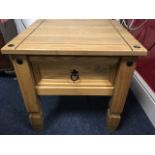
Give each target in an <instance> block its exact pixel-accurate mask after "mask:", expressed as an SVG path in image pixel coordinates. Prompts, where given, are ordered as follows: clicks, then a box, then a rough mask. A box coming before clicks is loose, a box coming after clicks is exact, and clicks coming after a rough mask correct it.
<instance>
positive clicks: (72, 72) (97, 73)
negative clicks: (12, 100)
mask: <svg viewBox="0 0 155 155" xmlns="http://www.w3.org/2000/svg"><path fill="white" fill-rule="evenodd" d="M29 59H30V62H31V64H32V68H33V72H34V77H35V80H36V85H37V86H40V87H41V86H42V87H45V86H47V87H48V88H49V87H50V86H51V87H54V88H58V87H59V88H61V87H70V88H77V87H78V88H80V87H81V88H82V87H83V88H86V87H87V88H88V87H91V88H93V87H97V88H99V87H112V86H113V82H114V78H115V75H116V70H117V66H118V61H119V58H118V57H84V56H82V57H81V56H30V57H29Z"/></svg>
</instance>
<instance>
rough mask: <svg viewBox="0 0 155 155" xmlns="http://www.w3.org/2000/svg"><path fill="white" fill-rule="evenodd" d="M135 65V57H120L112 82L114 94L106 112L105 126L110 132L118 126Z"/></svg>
mask: <svg viewBox="0 0 155 155" xmlns="http://www.w3.org/2000/svg"><path fill="white" fill-rule="evenodd" d="M135 65H136V57H122V58H121V60H120V64H119V68H118V72H117V75H116V79H115V82H114V92H113V95H112V97H111V100H110V103H109V109H108V112H107V126H108V129H109V130H111V131H113V130H115V129H116V128H117V127H118V125H119V122H120V119H121V113H122V111H123V108H124V104H125V101H126V97H127V94H128V91H129V88H130V83H131V80H132V75H133V71H134V69H135Z"/></svg>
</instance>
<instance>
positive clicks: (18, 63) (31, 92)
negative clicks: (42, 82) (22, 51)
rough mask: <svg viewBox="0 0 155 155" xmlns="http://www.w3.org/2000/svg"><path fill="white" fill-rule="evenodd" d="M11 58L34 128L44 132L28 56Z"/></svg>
mask: <svg viewBox="0 0 155 155" xmlns="http://www.w3.org/2000/svg"><path fill="white" fill-rule="evenodd" d="M11 58H12V62H13V65H14V68H15V71H16V76H17V79H18V82H19V86H20V89H21V93H22V96H23V99H24V103H25V106H26V110H27V112H28V113H29V120H30V123H31V125H32V128H33V129H35V130H42V129H43V115H42V109H41V106H40V100H39V97H38V96H37V93H36V90H35V80H34V76H33V72H32V70H31V64H30V63H29V60H28V58H27V57H26V56H12V57H11Z"/></svg>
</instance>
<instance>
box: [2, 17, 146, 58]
mask: <svg viewBox="0 0 155 155" xmlns="http://www.w3.org/2000/svg"><path fill="white" fill-rule="evenodd" d="M34 25H35V26H33V25H32V28H31V29H30V30H26V31H25V33H26V35H22V36H21V37H18V38H17V39H16V38H15V39H14V40H12V41H11V42H10V43H11V44H14V43H15V42H16V40H18V41H17V42H16V46H15V47H14V48H12V47H10V48H9V47H8V46H5V47H4V48H3V49H2V52H3V53H5V54H31V55H90V56H91V55H102V56H105V55H111V56H112V55H113V56H115V55H122V56H124V55H145V54H146V49H145V48H143V47H142V45H140V43H138V45H140V46H141V49H140V50H139V49H137V50H135V49H133V48H132V47H131V45H130V44H131V41H132V45H133V44H137V41H136V40H135V39H134V38H132V39H131V37H129V36H130V35H129V32H127V31H125V30H124V29H122V26H120V25H118V23H117V22H111V20H101V19H100V20H95V19H94V20H44V21H40V22H38V23H37V24H36V23H34ZM36 25H37V26H36ZM29 31H30V32H29ZM126 36H127V37H126ZM20 38H21V39H20ZM126 38H127V39H129V43H128V40H127V39H126ZM17 44H18V45H17ZM9 49H10V50H9ZM133 51H134V52H133Z"/></svg>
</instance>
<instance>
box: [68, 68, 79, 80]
mask: <svg viewBox="0 0 155 155" xmlns="http://www.w3.org/2000/svg"><path fill="white" fill-rule="evenodd" d="M70 78H71V80H72V81H77V80H78V79H79V72H78V71H77V70H75V69H74V70H73V71H72V72H71V75H70Z"/></svg>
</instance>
